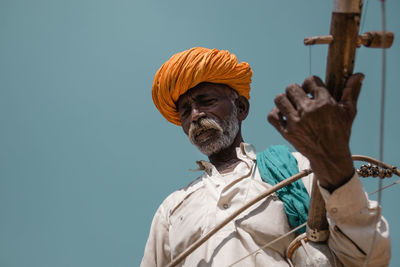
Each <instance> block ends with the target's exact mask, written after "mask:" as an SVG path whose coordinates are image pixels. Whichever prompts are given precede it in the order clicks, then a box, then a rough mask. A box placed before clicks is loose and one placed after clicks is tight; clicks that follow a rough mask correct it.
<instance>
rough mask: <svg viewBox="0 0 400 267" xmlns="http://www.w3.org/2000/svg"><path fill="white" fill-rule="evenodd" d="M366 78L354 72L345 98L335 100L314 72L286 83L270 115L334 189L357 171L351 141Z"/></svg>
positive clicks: (319, 177)
mask: <svg viewBox="0 0 400 267" xmlns="http://www.w3.org/2000/svg"><path fill="white" fill-rule="evenodd" d="M363 78H364V76H363V75H362V74H354V75H352V76H351V77H350V78H349V80H348V81H347V83H346V87H345V89H344V91H343V95H342V98H341V99H340V101H335V99H333V98H332V96H331V95H330V94H329V92H328V90H327V89H326V88H325V85H324V83H323V82H322V81H321V80H320V79H319V78H318V77H316V76H311V77H309V78H307V79H306V80H305V81H304V83H303V84H302V86H299V85H297V84H291V85H289V86H288V87H286V92H285V93H284V94H280V95H278V96H277V97H276V98H275V105H276V107H275V108H274V109H272V111H271V112H270V113H269V115H268V121H269V122H270V123H271V124H272V125H273V126H274V127H275V128H276V129H277V130H278V132H279V133H280V134H281V135H282V136H283V137H284V138H285V139H286V140H287V141H289V142H290V143H291V144H292V145H293V146H294V147H295V148H296V150H297V151H299V152H300V153H302V154H303V155H304V156H306V157H307V158H308V159H309V160H310V164H311V168H312V169H313V171H314V173H315V176H316V177H317V178H318V180H319V182H320V185H321V186H323V187H324V188H326V189H328V190H329V191H331V192H332V191H333V190H335V189H336V188H338V187H339V186H341V185H343V184H345V183H346V182H347V181H348V180H349V179H350V178H351V177H352V176H353V174H354V166H353V161H352V159H351V153H350V148H349V141H350V133H351V127H352V124H353V121H354V118H355V116H356V113H357V99H358V96H359V93H360V89H361V83H362V80H363ZM308 94H310V95H311V96H312V97H311V98H310V97H309V96H308Z"/></svg>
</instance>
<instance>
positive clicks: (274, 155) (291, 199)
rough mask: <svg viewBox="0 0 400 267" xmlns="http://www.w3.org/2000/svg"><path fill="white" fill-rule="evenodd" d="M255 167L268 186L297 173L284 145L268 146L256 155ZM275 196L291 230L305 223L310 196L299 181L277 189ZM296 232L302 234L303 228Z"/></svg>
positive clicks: (294, 163) (297, 170)
mask: <svg viewBox="0 0 400 267" xmlns="http://www.w3.org/2000/svg"><path fill="white" fill-rule="evenodd" d="M257 166H258V170H259V171H260V175H261V178H262V179H263V181H264V182H266V183H268V184H270V185H276V184H277V183H279V182H281V181H283V180H285V179H286V178H289V177H290V176H292V175H295V174H296V173H298V172H299V169H298V167H297V160H296V159H295V157H294V156H293V155H292V153H290V151H289V149H288V148H287V147H286V146H284V145H278V146H270V147H268V148H267V149H266V150H265V151H264V152H260V153H257ZM276 194H277V195H278V197H279V199H280V200H281V201H282V202H283V205H284V209H285V212H286V215H287V218H288V221H289V224H290V226H291V227H292V228H295V227H297V226H299V225H301V224H303V223H305V222H306V221H307V217H308V205H309V203H310V196H309V195H308V193H307V190H306V188H305V187H304V184H303V182H302V181H301V180H297V181H296V182H294V183H291V184H290V185H288V186H286V187H284V188H282V189H279V190H278V191H277V192H276ZM297 232H298V233H304V232H305V227H302V228H300V229H299V230H297Z"/></svg>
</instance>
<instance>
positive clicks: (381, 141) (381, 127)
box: [364, 0, 386, 267]
mask: <svg viewBox="0 0 400 267" xmlns="http://www.w3.org/2000/svg"><path fill="white" fill-rule="evenodd" d="M380 2H381V23H382V73H381V76H382V77H381V106H380V124H379V160H380V161H383V150H384V147H383V146H384V128H385V95H386V49H385V48H384V44H385V41H386V10H385V0H380ZM382 180H383V179H378V208H379V207H380V206H381V203H382V183H383V182H382ZM380 215H381V212H380V211H379V209H378V212H377V214H376V219H375V224H376V227H378V223H379V219H380ZM376 235H377V232H376V231H375V232H374V236H373V238H372V242H371V247H370V249H369V251H368V254H367V258H366V260H365V262H364V266H365V267H366V266H368V263H369V261H370V258H371V254H372V250H373V248H374V245H375V242H376Z"/></svg>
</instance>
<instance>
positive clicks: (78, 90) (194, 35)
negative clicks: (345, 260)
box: [0, 0, 400, 267]
mask: <svg viewBox="0 0 400 267" xmlns="http://www.w3.org/2000/svg"><path fill="white" fill-rule="evenodd" d="M331 8H332V3H331V1H321V0H303V1H298V0H291V1H290V0H280V1H266V0H259V1H256V0H254V1H238V0H229V1H228V0H217V1H210V0H207V1H177V0H169V1H161V0H160V1H151V0H147V1H144V0H141V1H139V0H138V1H133V0H131V1H127V0H114V1H110V0H107V1H106V0H97V1H95V0H79V1H78V0H70V1H61V0H36V1H28V0H0V125H1V127H0V266H1V267H22V266H29V267H47V266H48V267H54V266H57V267H58V266H60V267H61V266H98V267H101V266H138V265H139V263H140V260H141V257H142V255H143V249H144V246H145V242H146V239H147V235H148V231H149V228H150V223H151V220H152V217H153V214H154V212H155V211H156V209H157V207H158V206H159V205H160V203H161V202H162V200H163V199H164V198H165V197H166V196H167V195H168V194H169V193H171V192H173V191H174V190H176V189H178V188H181V187H183V186H185V185H186V184H188V183H189V182H190V181H191V180H192V179H194V178H195V177H196V176H197V175H199V173H193V172H189V171H188V170H189V169H191V168H195V167H196V164H195V160H198V159H204V156H202V155H201V154H200V153H199V152H198V151H197V150H196V149H195V148H193V147H192V146H191V144H190V143H189V142H188V140H187V138H186V136H185V135H184V134H183V132H182V130H181V129H180V128H179V127H177V126H174V125H172V124H170V123H168V122H167V121H166V120H165V119H164V118H163V117H162V116H161V115H160V114H159V113H158V111H157V110H156V109H155V107H154V106H153V103H152V100H151V85H152V79H153V75H154V74H155V72H156V71H157V69H158V68H159V67H160V66H161V64H162V63H163V62H164V61H166V60H167V59H168V58H169V57H170V56H171V55H172V54H174V53H176V52H179V51H182V50H185V49H188V48H190V47H193V46H205V47H209V48H214V47H215V48H219V49H229V50H230V51H231V52H233V53H235V54H236V55H237V56H238V58H239V60H240V61H246V62H248V63H250V65H251V66H252V68H253V71H254V76H253V83H252V92H251V112H250V115H249V117H248V119H247V120H246V122H245V123H244V137H245V140H246V141H247V142H250V143H252V144H254V145H255V146H256V147H257V148H258V149H259V150H261V149H264V148H266V147H267V146H268V145H270V144H280V143H285V141H284V140H283V139H282V137H280V136H279V134H278V133H277V132H275V130H274V129H273V128H272V126H270V125H268V123H267V122H266V115H267V113H268V111H269V110H270V109H271V108H272V106H273V101H272V99H273V97H274V96H275V95H276V94H278V93H280V92H282V91H283V90H284V88H285V87H286V85H288V84H289V83H292V82H297V83H301V82H302V80H303V79H304V78H305V77H306V76H308V75H309V74H310V71H309V67H310V65H309V48H308V47H304V46H303V44H302V42H303V38H304V37H306V36H314V35H324V34H328V32H329V24H330V16H331V15H330V12H331ZM379 10H380V9H379V1H377V0H369V1H368V4H367V8H364V11H366V14H365V16H364V19H365V22H363V31H369V30H379V29H380V27H381V24H380V20H381V17H380V11H379ZM399 11H400V2H399V1H395V0H389V1H387V28H388V29H389V30H392V31H394V33H395V35H396V37H395V38H397V39H395V42H394V44H393V47H392V48H391V49H390V50H388V51H387V56H388V58H387V63H388V64H387V97H386V107H385V110H386V117H385V121H386V125H385V146H384V151H385V154H384V160H385V161H387V162H389V163H391V164H394V165H397V166H399V165H400V162H399V155H400V152H399V148H400V146H399V142H398V140H397V139H398V137H399V136H400V126H399V105H398V99H399V97H400V90H399V88H398V83H397V78H398V76H399V67H400V49H399V42H398V38H399V37H400V21H399V17H398V13H399ZM326 50H327V48H326V46H315V47H313V48H312V50H311V55H312V57H311V62H312V64H311V72H312V74H316V75H320V76H324V70H325V64H326V62H325V61H326ZM381 66H382V65H381V51H379V50H378V49H366V48H360V49H359V51H358V54H357V60H356V71H359V72H363V73H365V74H366V78H365V80H364V87H363V92H362V95H361V97H360V101H359V115H358V117H357V120H356V122H355V125H354V129H353V136H352V141H351V148H352V152H353V153H354V154H366V155H370V156H373V157H378V133H379V106H380V104H379V101H380V93H379V91H380V79H381ZM396 179H398V178H391V180H388V181H385V182H384V184H389V183H391V182H392V181H395V180H396ZM364 184H365V187H366V191H367V192H371V191H374V190H376V188H377V182H376V180H374V179H372V178H369V180H368V181H365V182H364ZM399 193H400V190H399V186H398V185H396V186H393V187H391V188H389V189H388V190H386V191H384V193H383V203H382V205H383V214H384V215H385V217H386V218H387V220H388V221H389V223H390V225H391V236H392V254H393V256H392V262H391V266H400V255H399V253H398V251H399V250H400V230H399V228H398V227H397V226H398V225H400V215H399V209H398V203H397V201H398V200H399V197H398V195H399ZM396 252H397V253H396Z"/></svg>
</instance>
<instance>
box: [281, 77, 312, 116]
mask: <svg viewBox="0 0 400 267" xmlns="http://www.w3.org/2000/svg"><path fill="white" fill-rule="evenodd" d="M286 95H287V97H288V99H289V100H290V102H292V104H293V105H294V107H295V108H296V109H297V111H298V112H300V113H301V110H302V109H304V107H305V106H306V105H307V104H308V101H309V100H310V98H309V97H308V96H307V94H306V93H305V92H304V90H303V88H301V87H300V86H299V85H298V84H295V83H293V84H290V85H289V86H288V87H286Z"/></svg>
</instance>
